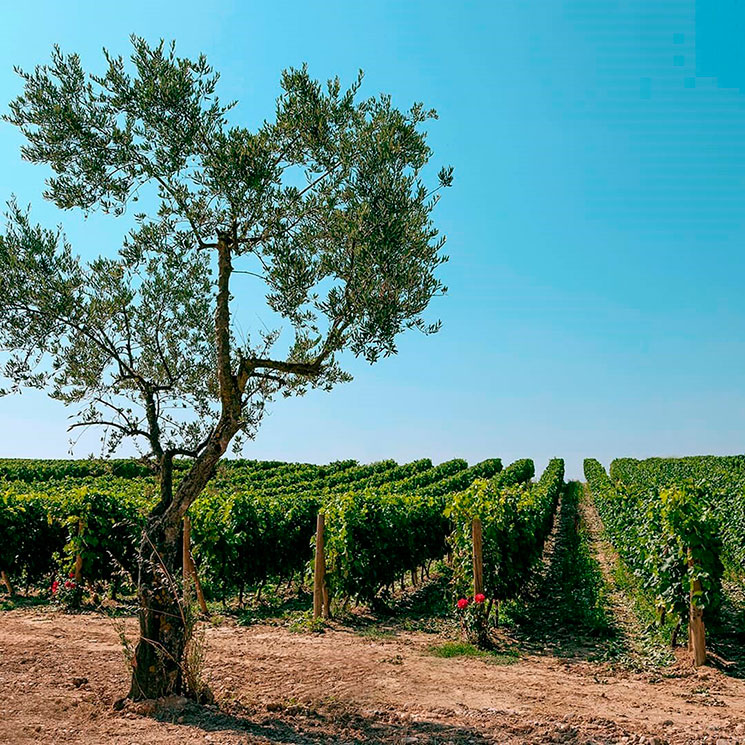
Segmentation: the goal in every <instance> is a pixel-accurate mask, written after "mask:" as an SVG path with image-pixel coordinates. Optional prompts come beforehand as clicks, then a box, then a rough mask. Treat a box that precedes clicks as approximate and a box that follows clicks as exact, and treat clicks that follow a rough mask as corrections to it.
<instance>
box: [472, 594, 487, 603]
mask: <svg viewBox="0 0 745 745" xmlns="http://www.w3.org/2000/svg"><path fill="white" fill-rule="evenodd" d="M473 600H474V602H475V603H483V602H484V600H486V595H482V594H481V593H478V595H474V597H473Z"/></svg>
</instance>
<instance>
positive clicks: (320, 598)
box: [313, 512, 329, 618]
mask: <svg viewBox="0 0 745 745" xmlns="http://www.w3.org/2000/svg"><path fill="white" fill-rule="evenodd" d="M324 527H325V518H324V516H323V514H322V513H320V512H319V513H318V518H317V520H316V556H315V562H314V565H313V618H320V617H321V615H323V616H324V617H325V618H328V602H329V601H328V591H326V553H325V551H324V545H323V538H324V536H323V533H324Z"/></svg>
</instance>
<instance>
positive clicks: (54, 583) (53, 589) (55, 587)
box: [52, 580, 59, 595]
mask: <svg viewBox="0 0 745 745" xmlns="http://www.w3.org/2000/svg"><path fill="white" fill-rule="evenodd" d="M58 589H59V582H58V581H57V580H54V582H52V595H54V594H55V593H56V592H57V590H58Z"/></svg>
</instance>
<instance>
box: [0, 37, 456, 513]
mask: <svg viewBox="0 0 745 745" xmlns="http://www.w3.org/2000/svg"><path fill="white" fill-rule="evenodd" d="M131 43H132V46H131V54H130V56H129V59H125V58H123V57H121V56H117V55H114V54H111V53H109V52H108V51H104V61H103V62H104V64H103V69H102V72H101V74H100V75H92V74H89V73H87V72H86V71H85V70H84V68H83V65H82V63H81V60H80V57H79V56H78V55H77V54H65V53H63V52H62V51H61V50H60V49H59V48H58V47H55V48H54V49H53V50H52V54H51V59H50V61H49V63H48V64H45V65H39V66H37V67H36V68H35V69H34V70H32V71H24V70H20V69H18V70H16V72H17V73H18V75H19V76H20V78H21V81H22V84H23V90H22V93H21V94H20V95H19V96H17V97H16V98H15V99H14V100H13V101H12V102H11V103H10V110H9V113H8V114H7V115H6V116H5V117H4V118H5V119H6V121H8V122H9V123H11V124H12V125H14V126H16V127H17V128H18V130H19V132H20V134H21V135H22V137H23V138H24V144H23V146H22V148H21V150H22V154H23V157H24V158H25V159H26V160H28V161H29V162H31V163H36V164H42V165H44V166H46V167H47V168H48V169H49V170H50V171H51V175H50V177H49V178H48V180H47V189H46V192H45V194H44V196H45V198H46V199H48V200H49V201H51V202H53V203H54V204H55V205H56V206H57V207H58V208H59V209H61V210H70V209H79V210H82V211H83V212H85V213H89V212H92V211H100V212H103V213H106V214H109V215H114V216H119V215H122V214H124V213H125V212H127V211H130V212H131V210H132V209H133V207H135V205H136V204H137V203H138V202H139V203H140V204H142V205H144V206H145V211H143V212H139V213H137V212H135V213H134V218H135V226H134V228H133V229H132V230H131V231H129V232H128V233H127V234H126V235H125V236H123V240H122V245H121V247H120V249H119V251H118V253H116V252H110V253H107V254H105V255H101V256H99V257H97V258H95V259H94V260H92V261H90V262H86V261H83V260H82V259H81V258H80V257H79V256H77V255H76V254H75V252H74V251H73V248H72V247H71V246H70V245H69V244H68V243H67V241H66V239H65V237H64V235H63V234H62V232H61V230H47V229H44V228H42V227H40V226H37V225H35V224H34V223H33V222H32V220H31V218H30V215H29V212H28V211H26V210H22V209H20V208H19V207H18V206H17V204H16V203H15V202H14V201H13V200H11V202H10V204H9V209H8V213H7V225H6V229H5V230H4V232H3V234H2V235H0V264H2V266H3V272H2V275H0V319H1V321H0V347H2V349H3V351H4V353H5V358H4V360H3V363H4V365H3V367H2V372H3V377H5V378H6V379H7V380H8V381H9V383H10V390H11V391H17V390H20V389H21V388H23V387H36V388H42V389H45V390H47V391H48V392H49V393H50V395H52V396H53V397H55V398H58V399H60V400H62V401H63V402H64V403H66V404H68V405H73V406H76V407H79V411H78V412H77V415H76V418H75V421H74V423H73V426H91V425H96V426H99V427H102V428H104V430H105V440H104V443H105V448H106V449H107V450H108V451H109V452H114V451H115V449H116V448H117V446H118V445H119V444H120V442H121V441H122V440H123V439H125V438H135V439H137V440H139V442H140V445H141V446H142V447H143V452H145V453H147V454H148V455H149V456H150V457H151V460H152V462H153V464H154V465H160V466H161V467H164V466H163V454H167V455H168V457H169V458H170V457H173V456H174V455H175V456H178V455H187V456H191V457H197V456H198V455H199V454H200V453H203V452H209V449H208V448H207V443H208V442H209V443H210V445H212V446H215V445H219V444H220V443H222V444H221V448H222V451H223V452H224V448H225V441H226V438H227V439H228V440H229V439H231V438H232V437H238V438H240V436H241V435H251V434H253V433H254V431H255V430H256V428H257V427H258V425H259V423H260V421H261V419H262V417H263V414H264V412H265V407H266V404H267V403H268V402H269V401H270V400H272V398H273V397H275V396H276V395H285V396H289V395H295V394H302V393H303V392H305V391H306V390H307V389H308V388H310V387H319V388H323V389H330V388H332V387H333V386H334V385H336V384H337V383H340V382H344V381H347V380H349V379H350V375H349V374H348V373H346V372H345V371H344V370H342V368H341V367H340V363H339V353H340V352H342V351H343V350H345V349H348V350H351V352H352V353H353V354H354V355H356V356H361V357H364V358H365V359H366V360H368V361H369V362H375V361H376V360H378V359H379V358H381V357H386V356H389V355H391V354H395V353H396V351H397V346H396V345H397V337H398V335H399V334H400V333H402V332H404V331H406V330H407V329H417V330H419V331H422V332H423V333H426V334H429V333H434V332H436V331H437V330H438V329H439V325H440V324H439V322H437V321H435V322H429V321H427V320H425V311H426V309H427V307H428V305H429V303H430V300H431V299H432V298H433V297H435V296H438V295H440V294H442V293H443V292H445V290H446V288H445V287H444V286H443V284H442V282H441V281H440V279H439V278H438V276H437V274H438V269H439V267H440V266H441V265H442V264H443V263H444V262H445V261H447V256H445V255H444V254H443V253H442V248H443V245H444V238H443V237H440V236H439V234H438V230H437V229H436V227H435V225H434V223H433V221H432V212H433V210H434V208H435V205H436V204H437V202H438V199H439V195H438V194H436V192H438V191H439V190H440V189H442V188H444V187H449V186H450V185H451V184H452V168H443V169H442V170H441V171H440V172H439V176H438V177H437V178H436V181H435V184H434V185H433V186H432V187H430V188H428V187H427V186H426V185H425V183H424V180H423V178H424V173H423V169H424V168H425V166H426V165H427V163H428V161H429V160H430V157H431V155H432V152H431V150H430V148H429V146H428V145H427V139H426V132H425V131H424V128H425V125H426V124H427V122H428V121H430V120H432V119H434V118H436V113H435V112H434V111H433V110H429V109H426V108H425V107H424V106H423V105H422V104H421V103H414V104H413V105H412V106H411V107H410V108H408V109H406V110H399V109H398V108H396V107H395V106H394V105H393V102H392V99H391V97H390V96H388V95H377V96H372V97H367V98H365V99H362V98H361V97H360V95H359V94H360V89H361V86H362V74H361V73H360V74H359V76H358V77H357V78H356V79H355V80H354V81H353V82H352V84H351V85H350V86H349V88H347V89H344V88H342V86H341V83H340V81H339V79H338V78H334V79H331V80H329V81H327V82H326V83H325V84H322V83H321V82H319V81H317V80H314V79H313V78H312V77H311V76H310V74H309V73H308V70H307V68H306V67H305V66H303V67H301V68H298V69H294V68H290V69H288V70H285V71H284V72H283V73H282V76H281V80H280V89H281V92H280V95H279V97H278V99H277V102H276V107H275V109H274V113H273V116H271V117H267V118H266V119H264V120H262V119H261V117H259V120H260V121H261V124H259V125H258V126H257V127H256V128H255V129H254V130H250V129H248V128H247V127H246V126H243V125H241V124H240V123H239V120H238V119H237V118H236V117H237V112H236V111H233V112H231V109H233V108H234V107H235V104H224V103H222V102H221V100H220V98H219V95H218V81H219V75H218V74H217V73H216V72H215V71H214V70H213V68H212V67H211V66H210V65H209V64H208V62H207V60H206V58H205V57H204V55H200V56H199V57H197V58H195V59H188V58H184V57H179V56H178V55H177V54H176V50H175V45H174V44H170V45H166V44H164V43H163V42H161V43H160V44H157V45H153V46H151V45H149V44H148V43H147V42H146V41H145V40H144V39H142V38H139V37H136V36H133V37H132V38H131ZM251 116H253V114H252V115H251ZM234 272H235V274H234ZM239 273H241V274H243V275H250V276H251V277H252V279H251V280H249V282H250V284H248V283H247V281H246V280H245V279H243V278H242V277H240V276H238V274H239ZM221 288H222V291H221ZM252 293H253V298H254V300H255V301H256V302H255V303H252V302H250V298H251V294H252ZM239 295H240V296H241V310H242V311H243V312H244V313H246V312H247V313H248V314H249V317H250V318H254V317H255V313H256V309H257V308H256V304H257V303H258V304H259V305H261V306H263V307H264V308H265V310H266V313H265V314H264V316H262V317H266V318H267V319H269V322H270V323H271V324H272V328H269V327H267V326H266V325H264V326H263V328H261V329H260V330H257V331H254V332H251V333H249V329H251V328H252V326H254V325H255V324H252V323H250V322H247V321H246V317H243V318H241V316H240V315H239V314H238V313H237V310H238V308H237V307H235V306H234V303H233V298H235V297H237V296H239ZM246 298H248V299H246ZM216 303H217V305H219V306H220V313H216V312H215V309H216V308H215V306H216ZM280 329H285V331H284V337H283V342H282V344H281V345H280V346H279V347H278V346H277V341H278V338H279V335H280ZM288 329H289V338H288ZM216 339H219V342H216ZM285 340H286V341H285ZM273 350H274V353H273ZM0 392H1V391H0ZM173 412H177V413H176V414H174V413H173ZM221 417H223V419H222V425H221V430H220V432H219V433H218V431H217V424H218V422H219V421H221V419H220V418H221ZM226 421H227V422H228V423H229V425H230V426H229V427H228V428H227V429H226V424H225V423H226ZM228 430H229V431H230V436H229V437H228V436H227V432H228ZM145 448H147V449H146V450H145ZM220 455H222V452H220ZM218 457H219V456H218ZM158 461H161V463H158ZM165 467H167V466H165ZM205 470H206V472H211V469H209V468H208V469H205ZM188 483H189V484H191V483H192V482H188ZM198 491H201V488H200V489H199V490H197V493H198ZM195 496H196V494H189V495H188V499H185V501H188V502H191V501H193V499H194V497H195ZM187 506H188V505H187Z"/></svg>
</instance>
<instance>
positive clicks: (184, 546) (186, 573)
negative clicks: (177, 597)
mask: <svg viewBox="0 0 745 745" xmlns="http://www.w3.org/2000/svg"><path fill="white" fill-rule="evenodd" d="M190 559H191V520H189V516H188V515H184V532H183V538H182V539H181V578H182V580H183V583H184V605H188V604H189V596H190V594H191V593H190V592H189V589H190V588H189V581H190V579H191V571H190V570H191V561H190Z"/></svg>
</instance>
